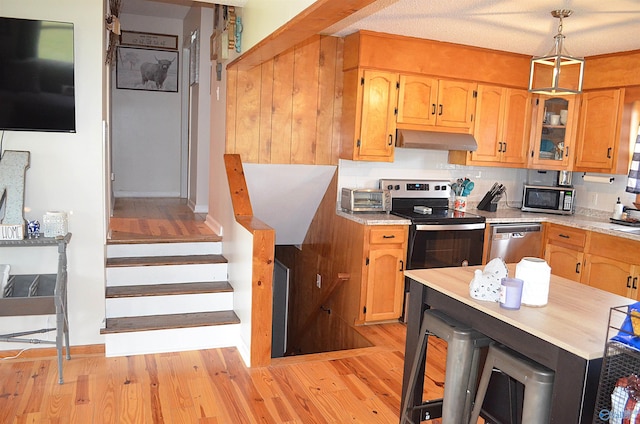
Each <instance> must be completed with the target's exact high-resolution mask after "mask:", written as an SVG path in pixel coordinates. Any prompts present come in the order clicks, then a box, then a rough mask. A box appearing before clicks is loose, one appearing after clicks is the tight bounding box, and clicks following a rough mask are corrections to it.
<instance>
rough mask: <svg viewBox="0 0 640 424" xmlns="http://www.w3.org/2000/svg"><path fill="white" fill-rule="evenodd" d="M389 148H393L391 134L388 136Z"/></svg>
mask: <svg viewBox="0 0 640 424" xmlns="http://www.w3.org/2000/svg"><path fill="white" fill-rule="evenodd" d="M389 146H393V134H389Z"/></svg>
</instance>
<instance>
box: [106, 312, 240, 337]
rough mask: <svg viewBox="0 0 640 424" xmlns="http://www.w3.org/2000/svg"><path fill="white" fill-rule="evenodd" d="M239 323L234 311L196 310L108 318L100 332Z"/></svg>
mask: <svg viewBox="0 0 640 424" xmlns="http://www.w3.org/2000/svg"><path fill="white" fill-rule="evenodd" d="M239 323H240V320H239V319H238V317H237V316H236V314H235V312H233V311H215V312H194V313H188V314H171V315H150V316H141V317H122V318H107V325H106V328H103V329H101V330H100V334H112V333H126V332H133V331H150V330H165V329H172V328H188V327H202V326H206V325H225V324H239Z"/></svg>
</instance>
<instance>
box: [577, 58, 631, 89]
mask: <svg viewBox="0 0 640 424" xmlns="http://www.w3.org/2000/svg"><path fill="white" fill-rule="evenodd" d="M638 69H640V50H634V51H630V52H621V53H612V54H605V55H598V56H590V57H587V58H585V65H584V80H583V82H582V88H583V89H584V90H593V89H597V88H613V87H625V86H633V85H640V72H638Z"/></svg>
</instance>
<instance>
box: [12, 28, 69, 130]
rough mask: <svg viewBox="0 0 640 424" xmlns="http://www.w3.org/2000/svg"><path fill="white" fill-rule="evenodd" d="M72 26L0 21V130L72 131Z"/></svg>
mask: <svg viewBox="0 0 640 424" xmlns="http://www.w3.org/2000/svg"><path fill="white" fill-rule="evenodd" d="M75 115H76V108H75V88H74V56H73V24H72V23H68V22H54V21H43V20H32V19H17V18H7V17H1V16H0V130H11V131H56V132H75V131H76V116H75Z"/></svg>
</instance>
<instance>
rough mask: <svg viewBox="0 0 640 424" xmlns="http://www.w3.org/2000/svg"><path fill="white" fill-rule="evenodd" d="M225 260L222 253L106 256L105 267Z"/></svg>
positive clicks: (211, 262)
mask: <svg viewBox="0 0 640 424" xmlns="http://www.w3.org/2000/svg"><path fill="white" fill-rule="evenodd" d="M223 263H227V260H226V259H225V257H224V256H222V255H184V256H148V257H141V256H136V257H126V258H107V268H115V267H129V266H161V265H194V264H223Z"/></svg>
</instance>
